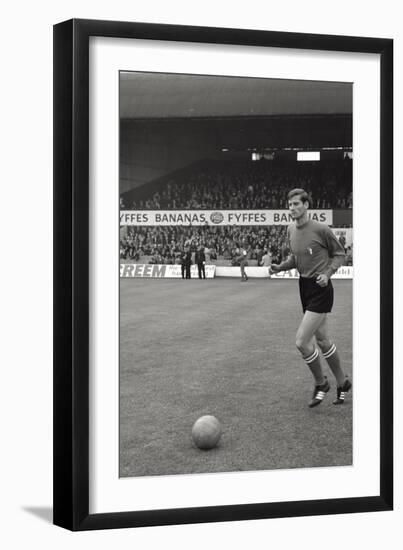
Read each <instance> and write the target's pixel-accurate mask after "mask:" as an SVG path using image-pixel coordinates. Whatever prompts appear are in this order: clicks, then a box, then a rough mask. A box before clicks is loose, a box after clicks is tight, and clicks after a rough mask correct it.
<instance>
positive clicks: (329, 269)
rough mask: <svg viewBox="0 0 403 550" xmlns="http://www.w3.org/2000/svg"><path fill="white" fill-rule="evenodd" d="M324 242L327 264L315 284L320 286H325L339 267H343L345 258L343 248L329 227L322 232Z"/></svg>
mask: <svg viewBox="0 0 403 550" xmlns="http://www.w3.org/2000/svg"><path fill="white" fill-rule="evenodd" d="M324 241H325V246H326V247H327V249H328V252H329V263H328V264H327V266H326V269H324V271H323V273H321V274H320V275H319V277H318V278H317V283H318V284H319V285H320V286H327V283H328V282H329V279H330V278H331V277H332V275H334V273H336V271H337V270H338V269H339V267H341V266H342V265H343V263H344V260H345V257H346V254H345V251H344V248H343V246H342V245H341V244H340V242H339V240H338V239H337V237H336V236H335V234H334V233H333V231H332V230H331V229H330V227H326V229H325V231H324Z"/></svg>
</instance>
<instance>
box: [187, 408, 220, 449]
mask: <svg viewBox="0 0 403 550" xmlns="http://www.w3.org/2000/svg"><path fill="white" fill-rule="evenodd" d="M220 437H221V425H220V423H219V422H218V420H217V418H216V417H215V416H211V415H205V416H201V417H200V418H199V419H198V420H196V422H195V423H194V424H193V428H192V439H193V442H194V444H195V445H196V447H198V448H199V449H203V450H208V449H212V448H213V447H215V446H216V445H217V443H218V441H219V439H220Z"/></svg>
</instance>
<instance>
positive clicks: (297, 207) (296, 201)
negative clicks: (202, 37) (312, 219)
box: [288, 195, 308, 220]
mask: <svg viewBox="0 0 403 550" xmlns="http://www.w3.org/2000/svg"><path fill="white" fill-rule="evenodd" d="M288 208H289V211H290V213H291V216H292V219H293V220H298V219H299V218H301V216H303V215H304V214H305V212H306V211H307V210H308V203H307V202H302V201H301V198H300V197H299V196H298V195H295V196H294V197H291V199H289V201H288Z"/></svg>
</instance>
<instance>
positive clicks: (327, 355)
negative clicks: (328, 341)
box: [323, 344, 336, 359]
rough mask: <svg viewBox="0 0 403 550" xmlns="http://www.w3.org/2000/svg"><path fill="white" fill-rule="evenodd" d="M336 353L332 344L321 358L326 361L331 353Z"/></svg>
mask: <svg viewBox="0 0 403 550" xmlns="http://www.w3.org/2000/svg"><path fill="white" fill-rule="evenodd" d="M335 351H336V346H335V345H334V344H333V345H332V346H331V348H330V349H328V350H327V352H326V353H324V354H323V357H324V358H325V359H328V358H329V357H330V356H331V355H333V353H334V352H335Z"/></svg>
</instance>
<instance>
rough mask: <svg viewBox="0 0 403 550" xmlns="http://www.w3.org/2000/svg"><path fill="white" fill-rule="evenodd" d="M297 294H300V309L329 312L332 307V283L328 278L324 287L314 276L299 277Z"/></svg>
mask: <svg viewBox="0 0 403 550" xmlns="http://www.w3.org/2000/svg"><path fill="white" fill-rule="evenodd" d="M299 294H300V296H301V303H302V309H303V311H304V313H305V311H306V310H308V311H313V312H314V313H330V312H331V311H332V307H333V285H332V281H331V280H329V282H328V284H327V286H326V287H324V288H323V287H321V286H319V285H318V283H317V282H316V277H315V278H312V279H310V278H308V277H300V278H299Z"/></svg>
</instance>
